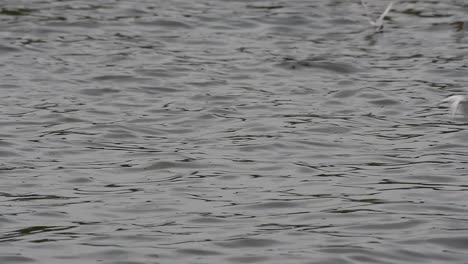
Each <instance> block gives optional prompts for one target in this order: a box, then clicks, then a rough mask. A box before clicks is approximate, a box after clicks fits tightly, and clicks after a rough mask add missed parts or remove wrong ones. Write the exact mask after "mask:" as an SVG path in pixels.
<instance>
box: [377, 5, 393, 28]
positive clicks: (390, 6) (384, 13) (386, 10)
mask: <svg viewBox="0 0 468 264" xmlns="http://www.w3.org/2000/svg"><path fill="white" fill-rule="evenodd" d="M392 7H393V2H390V4H388V6H387V8H386V9H385V11H384V12H383V13H382V14H381V15H380V17H379V19H377V21H375V24H376V26H378V27H380V26H382V25H383V20H384V18H385V17H386V16H387V15H388V13H389V12H390V10H392Z"/></svg>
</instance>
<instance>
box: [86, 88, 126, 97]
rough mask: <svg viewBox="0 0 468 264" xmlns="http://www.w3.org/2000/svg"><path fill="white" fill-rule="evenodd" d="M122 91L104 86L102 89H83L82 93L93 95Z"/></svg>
mask: <svg viewBox="0 0 468 264" xmlns="http://www.w3.org/2000/svg"><path fill="white" fill-rule="evenodd" d="M119 92H120V91H119V90H117V89H111V88H102V89H83V90H81V91H80V93H81V94H84V95H91V96H102V95H105V94H114V93H119Z"/></svg>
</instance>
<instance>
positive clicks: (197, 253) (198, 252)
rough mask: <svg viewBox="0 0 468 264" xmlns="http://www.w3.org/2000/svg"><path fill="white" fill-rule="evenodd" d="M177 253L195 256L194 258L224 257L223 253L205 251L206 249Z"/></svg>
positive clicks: (184, 250) (182, 250)
mask: <svg viewBox="0 0 468 264" xmlns="http://www.w3.org/2000/svg"><path fill="white" fill-rule="evenodd" d="M177 252H178V253H179V254H183V255H193V256H216V255H222V254H223V253H221V252H218V251H214V250H205V249H191V248H186V249H178V250H177Z"/></svg>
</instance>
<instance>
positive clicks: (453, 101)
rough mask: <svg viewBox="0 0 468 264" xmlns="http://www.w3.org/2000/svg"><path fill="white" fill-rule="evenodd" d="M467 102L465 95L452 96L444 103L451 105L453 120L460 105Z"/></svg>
mask: <svg viewBox="0 0 468 264" xmlns="http://www.w3.org/2000/svg"><path fill="white" fill-rule="evenodd" d="M463 101H465V97H464V96H463V95H452V96H449V97H447V98H445V99H444V100H442V102H449V103H450V112H451V118H452V119H453V118H454V117H455V115H456V114H457V112H458V107H459V106H460V103H461V102H463Z"/></svg>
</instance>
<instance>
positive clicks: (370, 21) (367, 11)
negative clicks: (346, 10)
mask: <svg viewBox="0 0 468 264" xmlns="http://www.w3.org/2000/svg"><path fill="white" fill-rule="evenodd" d="M361 5H362V6H363V7H364V10H365V11H366V16H367V19H368V20H369V23H370V24H371V25H372V26H375V25H376V23H375V21H374V20H372V18H371V13H370V12H369V8H368V7H367V4H366V2H365V1H364V0H361Z"/></svg>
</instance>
